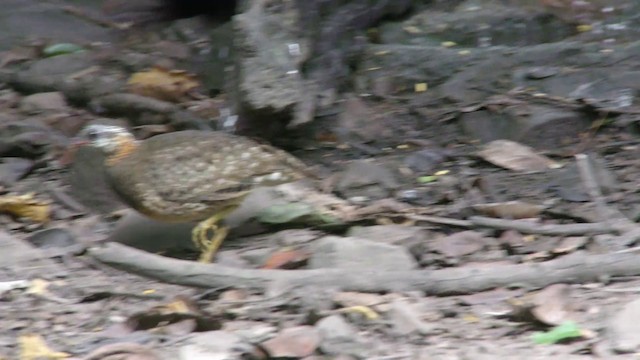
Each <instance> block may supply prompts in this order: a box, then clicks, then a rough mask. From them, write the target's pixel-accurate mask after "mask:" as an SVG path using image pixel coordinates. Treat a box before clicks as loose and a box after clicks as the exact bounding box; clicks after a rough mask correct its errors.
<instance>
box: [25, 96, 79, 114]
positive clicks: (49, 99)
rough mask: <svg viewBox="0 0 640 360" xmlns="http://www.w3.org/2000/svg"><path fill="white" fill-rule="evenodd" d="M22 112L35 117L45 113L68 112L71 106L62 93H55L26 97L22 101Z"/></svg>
mask: <svg viewBox="0 0 640 360" xmlns="http://www.w3.org/2000/svg"><path fill="white" fill-rule="evenodd" d="M20 110H22V111H23V112H24V113H26V114H29V115H35V114H40V113H43V112H62V111H68V110H69V106H67V102H66V101H65V100H64V96H62V93H60V92H57V91H54V92H45V93H38V94H33V95H28V96H25V97H24V98H22V101H20Z"/></svg>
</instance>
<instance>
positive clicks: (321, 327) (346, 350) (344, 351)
mask: <svg viewBox="0 0 640 360" xmlns="http://www.w3.org/2000/svg"><path fill="white" fill-rule="evenodd" d="M316 328H317V329H318V331H319V332H320V336H322V341H321V343H320V350H321V351H322V353H324V354H328V355H334V356H336V355H351V356H355V357H357V358H360V359H362V358H366V357H367V354H368V353H369V352H370V350H369V349H370V346H368V345H367V344H366V343H365V342H364V341H363V340H362V339H361V338H360V337H359V336H358V334H357V331H356V329H355V328H354V327H353V326H351V324H349V323H348V322H347V321H346V320H345V319H344V318H343V317H342V316H341V315H331V316H328V317H326V318H324V319H322V320H320V321H318V322H317V323H316Z"/></svg>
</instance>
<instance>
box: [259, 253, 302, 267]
mask: <svg viewBox="0 0 640 360" xmlns="http://www.w3.org/2000/svg"><path fill="white" fill-rule="evenodd" d="M309 256H310V254H309V253H308V252H307V251H303V250H299V249H284V250H280V251H277V252H275V253H274V254H271V256H269V258H268V259H267V261H266V262H265V263H264V265H263V266H262V268H263V269H295V268H299V267H301V266H303V265H305V264H306V263H307V261H308V260H309Z"/></svg>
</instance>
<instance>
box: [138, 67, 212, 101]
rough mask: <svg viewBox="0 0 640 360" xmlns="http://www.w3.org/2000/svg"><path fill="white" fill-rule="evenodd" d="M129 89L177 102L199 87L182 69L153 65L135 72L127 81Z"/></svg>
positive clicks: (190, 75) (193, 77)
mask: <svg viewBox="0 0 640 360" xmlns="http://www.w3.org/2000/svg"><path fill="white" fill-rule="evenodd" d="M127 84H128V85H129V91H131V92H132V93H134V94H138V95H142V96H148V97H152V98H156V99H160V100H165V101H173V102H178V101H181V100H184V99H186V98H188V95H189V94H190V93H191V92H193V91H194V90H195V89H197V88H198V87H200V83H199V82H198V81H197V80H196V79H195V76H194V75H193V74H189V73H187V72H186V71H183V70H168V69H164V68H161V67H154V68H152V69H151V70H148V71H141V72H137V73H135V74H133V75H131V77H130V78H129V81H128V82H127Z"/></svg>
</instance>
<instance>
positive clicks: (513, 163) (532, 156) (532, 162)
mask: <svg viewBox="0 0 640 360" xmlns="http://www.w3.org/2000/svg"><path fill="white" fill-rule="evenodd" d="M478 155H479V156H480V157H481V158H483V159H484V160H486V161H488V162H490V163H492V164H494V165H497V166H500V167H503V168H505V169H509V170H514V171H544V170H547V169H557V168H559V167H561V165H560V164H558V163H557V162H555V161H553V160H551V159H549V158H547V157H546V156H542V155H539V154H536V153H535V151H534V150H533V149H532V148H530V147H528V146H525V145H522V144H519V143H517V142H515V141H511V140H494V141H492V142H490V143H488V144H486V145H485V146H484V148H483V149H482V150H480V151H479V152H478Z"/></svg>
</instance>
